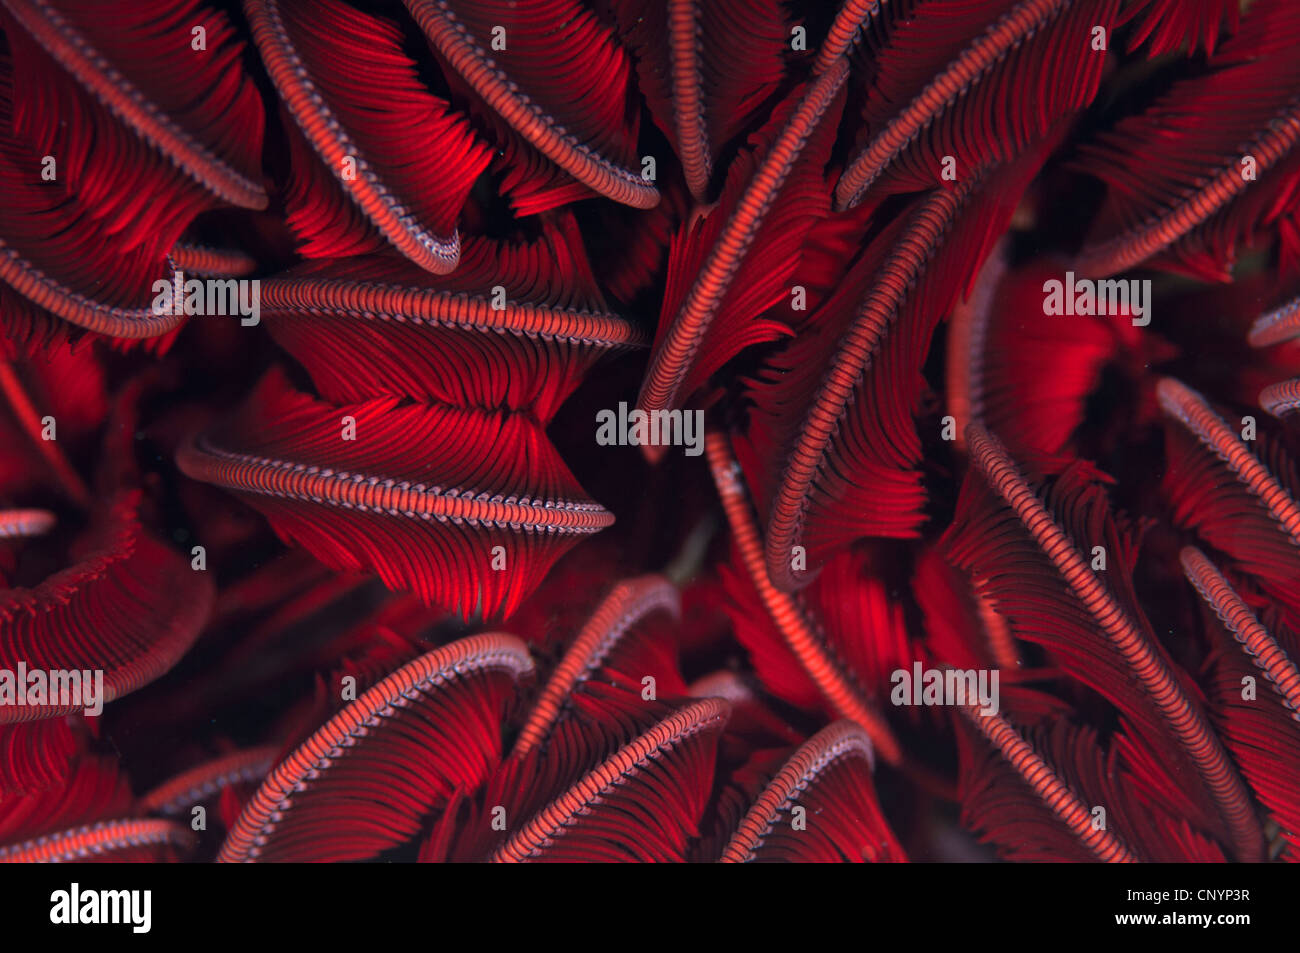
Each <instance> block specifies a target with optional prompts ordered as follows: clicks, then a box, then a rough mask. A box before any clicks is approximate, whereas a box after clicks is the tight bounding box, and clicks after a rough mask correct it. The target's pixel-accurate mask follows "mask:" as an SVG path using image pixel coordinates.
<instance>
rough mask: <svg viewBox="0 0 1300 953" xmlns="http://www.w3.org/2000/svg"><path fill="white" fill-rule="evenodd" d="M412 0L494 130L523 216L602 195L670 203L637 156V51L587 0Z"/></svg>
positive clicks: (463, 90)
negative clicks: (628, 46) (662, 197)
mask: <svg viewBox="0 0 1300 953" xmlns="http://www.w3.org/2000/svg"><path fill="white" fill-rule="evenodd" d="M404 2H405V3H406V6H407V8H408V10H409V11H410V13H411V15H412V17H414V19H415V21H416V22H417V23H418V24H419V25H420V28H421V29H422V30H423V31H424V34H425V36H426V37H427V38H428V39H429V43H430V46H431V48H432V49H433V51H434V52H435V53H436V54H437V56H438V57H439V59H440V60H441V61H442V63H443V64H444V66H445V70H444V72H445V73H446V75H447V78H448V81H449V82H450V83H451V84H452V87H453V91H455V92H457V93H459V94H460V95H462V96H464V97H466V98H467V99H468V100H469V104H470V107H471V109H472V110H473V111H474V112H475V113H477V114H478V115H481V116H485V117H486V118H487V119H488V121H489V123H490V124H491V126H492V127H493V129H494V132H495V134H496V139H497V142H498V144H499V145H500V146H501V147H502V151H503V157H504V163H503V165H504V167H505V169H506V170H508V171H507V172H506V174H505V177H504V180H503V182H502V189H503V191H504V192H505V194H506V195H507V196H508V198H509V199H510V201H511V203H512V204H513V205H514V207H515V209H516V211H517V212H518V213H519V214H521V215H531V214H536V213H538V212H543V211H546V210H547V209H550V208H554V207H556V206H558V205H562V204H566V203H568V202H572V201H575V200H578V199H583V198H587V197H590V196H591V195H592V194H593V192H594V193H598V194H600V195H604V196H606V197H608V198H612V199H614V200H615V201H617V202H621V203H623V204H626V205H631V206H633V207H635V208H652V207H653V206H654V205H655V204H656V203H657V202H658V201H659V193H658V192H657V191H656V189H655V187H654V186H653V185H651V184H650V181H648V180H647V179H645V178H642V175H641V172H640V168H639V167H640V162H639V161H638V159H637V135H638V125H639V122H638V120H639V116H640V113H639V110H638V109H637V107H636V99H635V90H636V86H635V83H634V81H633V68H632V61H631V57H630V56H629V55H628V53H627V51H626V50H625V49H624V48H623V47H622V45H621V44H620V43H619V42H618V39H617V37H616V36H615V34H614V31H613V30H612V28H610V27H609V26H608V25H607V24H605V23H603V22H602V21H601V20H600V19H599V18H598V17H597V16H596V15H595V14H594V13H593V12H592V11H591V10H589V9H587V8H585V7H584V6H583V5H582V4H580V3H578V2H577V0H486V2H484V0H475V2H473V3H461V2H456V3H453V2H450V0H404ZM534 150H535V151H534ZM539 156H541V157H545V160H548V161H546V162H541V163H539V162H537V161H536V159H537V158H538V157H539ZM634 170H635V171H634Z"/></svg>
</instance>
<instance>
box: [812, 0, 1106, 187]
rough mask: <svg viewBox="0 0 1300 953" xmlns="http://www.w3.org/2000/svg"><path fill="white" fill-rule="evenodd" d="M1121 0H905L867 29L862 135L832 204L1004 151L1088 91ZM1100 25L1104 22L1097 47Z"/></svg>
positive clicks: (1063, 115)
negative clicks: (951, 163)
mask: <svg viewBox="0 0 1300 953" xmlns="http://www.w3.org/2000/svg"><path fill="white" fill-rule="evenodd" d="M1118 10H1119V0H1021V2H1018V3H1011V2H1008V0H957V2H952V0H938V2H935V0H904V2H902V3H897V4H894V3H891V4H889V5H887V7H886V8H885V11H884V15H883V17H882V19H881V20H880V21H879V23H878V24H875V25H873V27H872V28H871V30H869V31H868V34H867V35H868V37H869V40H868V44H869V48H870V49H871V53H872V57H871V71H872V72H871V81H870V86H869V87H868V93H867V96H866V100H865V106H864V110H863V120H864V124H865V130H866V131H865V134H864V135H863V137H862V141H861V143H860V145H859V148H860V151H859V152H858V153H857V155H856V157H855V158H854V159H853V160H852V161H850V162H849V164H848V166H847V168H846V169H845V171H844V175H843V177H842V178H841V179H840V181H839V183H838V184H837V185H836V188H835V200H836V206H837V207H838V208H845V207H847V206H850V205H856V204H858V203H859V202H861V201H862V200H863V199H864V197H865V195H866V193H867V190H868V189H869V188H873V190H874V192H875V193H877V194H878V193H881V192H885V193H888V192H899V191H902V192H909V191H914V190H916V189H922V188H928V187H929V186H930V185H931V184H932V183H933V182H934V181H935V180H936V179H937V178H938V177H939V174H940V173H941V171H942V170H943V168H944V164H945V160H947V159H952V160H954V161H955V166H954V167H953V171H954V173H955V174H956V175H957V176H958V177H963V178H964V177H966V176H969V175H970V174H971V173H972V172H973V171H974V170H976V169H979V168H981V167H984V166H986V165H988V164H990V163H994V162H1002V161H1007V160H1009V159H1011V158H1013V157H1014V156H1016V155H1017V154H1018V153H1020V152H1021V151H1022V150H1023V149H1025V148H1026V147H1027V146H1029V145H1030V144H1031V143H1032V142H1034V141H1035V140H1037V139H1041V138H1042V137H1043V136H1045V135H1046V134H1047V133H1048V132H1049V131H1050V130H1051V129H1053V128H1054V127H1055V126H1058V125H1060V124H1061V123H1062V122H1064V121H1066V120H1067V119H1068V118H1069V117H1071V116H1073V115H1074V114H1076V113H1078V112H1079V111H1081V110H1082V109H1084V108H1086V107H1087V106H1088V105H1089V104H1090V103H1091V102H1092V100H1093V98H1094V97H1095V96H1096V94H1097V89H1098V86H1099V83H1100V81H1101V75H1102V67H1103V65H1104V63H1105V58H1106V52H1105V49H1106V47H1105V36H1106V34H1107V33H1108V32H1109V30H1110V28H1111V27H1112V25H1113V24H1114V21H1115V17H1116V14H1117V13H1118ZM1097 29H1100V30H1102V31H1103V33H1102V41H1101V44H1100V47H1099V45H1098V43H1097V33H1096V31H1097Z"/></svg>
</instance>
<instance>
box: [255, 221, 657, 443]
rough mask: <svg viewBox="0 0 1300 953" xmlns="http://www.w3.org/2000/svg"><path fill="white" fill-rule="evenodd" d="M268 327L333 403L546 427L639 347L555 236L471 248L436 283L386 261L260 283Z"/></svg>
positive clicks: (633, 330)
mask: <svg viewBox="0 0 1300 953" xmlns="http://www.w3.org/2000/svg"><path fill="white" fill-rule="evenodd" d="M262 318H263V320H264V321H265V322H266V324H267V327H268V328H269V330H270V331H271V333H272V335H273V336H274V337H275V339H276V341H277V342H278V343H279V344H280V345H281V346H282V347H283V348H284V349H285V350H286V351H288V352H289V353H290V354H292V355H294V356H295V357H296V358H298V360H299V361H300V362H301V363H302V364H303V365H304V366H305V367H306V368H307V369H308V372H309V373H310V374H311V376H312V380H313V382H314V383H315V384H316V386H317V388H318V389H319V390H320V392H321V394H322V395H323V396H324V397H326V398H327V399H329V400H332V401H335V402H337V403H348V402H354V401H360V400H365V399H366V398H370V397H376V396H380V395H384V394H392V395H403V396H408V397H413V398H416V399H418V400H423V401H434V402H442V403H446V404H452V405H454V406H458V407H478V408H482V409H485V410H491V409H497V408H500V409H506V410H527V411H530V412H531V413H532V414H534V415H535V416H536V417H537V418H538V419H539V420H542V421H547V420H550V419H551V417H552V416H553V415H554V413H555V411H556V410H557V409H558V407H559V405H560V404H561V403H562V402H563V401H564V399H565V398H566V397H567V396H568V395H569V394H570V393H571V392H572V391H573V389H574V388H575V387H576V386H577V385H578V384H579V383H580V382H581V380H582V379H583V377H584V375H585V374H586V373H587V372H588V371H589V370H590V369H591V367H592V366H593V365H594V364H595V363H596V362H597V361H598V360H599V359H600V358H601V357H602V356H605V355H617V354H619V353H625V352H629V351H631V350H634V349H636V348H638V347H640V348H644V347H645V346H646V344H647V340H646V335H645V334H644V333H643V332H642V331H641V330H640V329H639V328H637V327H636V326H634V325H633V324H631V323H630V322H628V321H626V320H625V319H623V318H620V317H619V316H617V315H615V314H611V313H610V312H609V311H608V310H607V309H606V308H605V304H604V300H603V297H602V296H601V294H600V292H599V291H598V290H597V289H596V286H595V279H594V278H593V277H592V275H591V269H590V265H588V263H587V261H586V259H585V257H584V256H583V254H582V250H581V247H580V246H579V247H578V248H577V249H576V250H575V248H574V246H573V245H571V244H570V243H569V241H568V240H567V239H566V237H565V236H564V234H563V233H561V232H559V231H557V230H548V231H547V232H546V233H545V234H544V235H543V237H542V238H540V239H539V240H537V241H536V242H531V243H527V244H508V243H498V242H492V241H488V240H485V239H471V240H470V241H469V242H467V243H466V246H465V253H464V256H463V258H462V261H461V265H460V267H459V268H458V269H457V270H456V272H455V273H454V274H452V275H449V276H446V277H442V278H435V277H432V276H428V275H425V274H423V273H421V272H419V271H418V269H415V268H413V267H411V266H409V265H406V264H405V263H402V262H398V261H393V260H389V259H383V258H368V259H357V258H352V259H348V260H346V261H331V262H320V263H311V264H308V265H304V266H300V267H298V268H296V269H294V270H292V271H290V272H287V273H285V274H283V275H280V276H277V277H276V278H273V279H269V280H267V281H264V282H263V285H262Z"/></svg>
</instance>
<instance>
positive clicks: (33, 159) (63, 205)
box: [0, 53, 192, 338]
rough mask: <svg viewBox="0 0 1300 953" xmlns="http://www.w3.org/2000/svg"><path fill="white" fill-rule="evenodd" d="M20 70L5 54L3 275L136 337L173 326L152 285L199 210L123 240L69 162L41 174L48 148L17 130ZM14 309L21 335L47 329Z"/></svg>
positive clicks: (47, 302)
mask: <svg viewBox="0 0 1300 953" xmlns="http://www.w3.org/2000/svg"><path fill="white" fill-rule="evenodd" d="M15 73H16V64H15V61H14V59H13V58H12V57H11V56H9V55H6V54H4V53H0V181H3V182H4V187H5V201H4V203H3V204H0V248H2V249H3V250H4V252H5V254H3V255H0V282H3V283H4V284H6V285H8V286H9V287H10V288H12V289H13V290H14V291H15V292H17V293H18V294H19V295H21V296H22V297H24V298H26V299H27V300H28V301H29V302H31V304H32V305H34V306H36V307H38V308H41V309H44V310H45V311H49V312H52V313H53V314H54V315H56V316H57V317H59V318H61V319H63V320H64V321H66V322H68V323H70V324H73V325H77V326H78V327H82V328H86V329H88V330H91V331H95V332H98V333H101V334H111V335H115V336H119V337H134V338H139V337H152V336H155V335H159V334H163V333H165V332H166V331H169V330H171V329H173V328H174V327H176V326H177V325H178V324H179V322H180V320H181V319H180V318H177V317H174V316H172V315H171V314H165V315H156V314H154V313H153V311H152V310H151V308H150V305H151V303H152V300H153V295H152V294H151V288H152V286H153V282H154V281H156V280H159V279H161V278H165V277H167V276H168V275H169V274H170V272H169V270H168V267H167V258H166V255H167V252H168V250H169V249H170V248H171V246H172V244H173V243H174V240H175V239H176V238H177V237H179V236H180V233H181V231H182V230H183V228H184V226H185V224H186V223H187V222H188V220H189V218H190V217H192V212H191V213H187V214H185V215H182V216H180V218H179V219H178V220H176V221H173V222H171V223H170V224H166V223H161V222H155V223H154V227H153V228H152V229H150V230H147V231H146V232H145V235H146V238H147V239H148V237H149V236H152V240H144V241H138V242H136V243H135V244H134V245H126V244H124V243H122V242H120V241H118V240H117V239H116V237H115V226H114V223H112V222H111V221H108V220H105V219H104V218H103V213H102V212H101V210H100V208H99V206H98V204H97V202H95V201H93V198H94V197H93V196H91V197H90V199H87V198H84V197H83V196H82V195H80V194H79V192H78V191H77V189H76V187H75V185H74V184H72V183H71V182H70V178H71V176H70V174H69V173H68V171H67V170H66V169H65V174H64V175H63V176H62V177H56V178H55V179H53V180H47V179H45V178H43V176H42V168H43V164H44V167H45V168H49V166H48V164H45V163H44V158H43V155H42V153H41V152H40V151H38V150H36V149H34V148H33V146H32V144H31V143H30V142H28V141H27V140H25V139H23V138H20V137H18V136H16V135H15V134H14V132H13V131H12V127H13V123H14V118H15V115H14V109H15V106H16V102H17V101H16V100H15V90H14V86H13V83H14V79H15ZM86 138H93V137H86ZM131 146H134V147H136V148H138V149H141V150H143V149H145V148H146V147H145V146H144V145H143V144H139V143H138V142H136V141H135V140H132V141H131V142H129V143H128V147H131ZM97 154H98V153H97ZM101 161H102V160H101ZM55 162H56V165H55V167H54V170H55V173H56V176H57V159H56V160H55ZM145 165H146V166H147V165H148V163H145ZM73 181H75V180H73ZM151 194H154V193H153V192H152V190H150V189H147V188H146V187H144V186H141V188H140V189H138V190H136V191H135V195H136V197H137V198H141V197H148V196H149V195H151ZM160 208H161V209H162V210H163V211H164V214H165V213H166V209H167V208H169V206H168V203H166V202H162V203H160ZM105 247H113V248H119V254H117V255H115V256H114V258H113V259H112V262H111V265H110V264H109V262H108V260H107V259H106V258H105V257H104V256H103V255H102V254H100V252H101V250H102V249H103V248H105ZM8 297H9V295H8V293H6V295H5V298H6V299H8ZM8 310H9V309H8V308H6V312H8ZM15 317H16V319H17V321H18V322H19V324H18V331H19V333H20V334H22V335H23V337H24V338H31V337H33V336H37V337H39V336H41V335H42V334H47V333H48V331H44V332H43V331H42V330H40V329H39V324H40V323H41V322H40V320H39V319H38V318H37V317H36V316H35V315H31V314H30V313H28V314H24V313H23V312H20V313H19V314H17V315H15ZM6 320H7V321H8V320H12V319H10V318H9V317H8V316H7V317H6Z"/></svg>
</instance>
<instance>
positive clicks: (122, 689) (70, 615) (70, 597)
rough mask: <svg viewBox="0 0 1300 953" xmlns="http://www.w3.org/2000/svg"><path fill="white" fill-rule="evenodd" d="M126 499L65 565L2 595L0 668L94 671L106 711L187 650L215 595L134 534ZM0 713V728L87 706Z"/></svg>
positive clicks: (132, 506)
mask: <svg viewBox="0 0 1300 953" xmlns="http://www.w3.org/2000/svg"><path fill="white" fill-rule="evenodd" d="M140 503H141V500H140V496H139V494H138V493H135V492H128V493H125V494H123V495H122V496H120V497H119V498H118V499H116V500H115V501H113V502H112V503H111V504H110V505H109V506H108V507H107V508H106V510H105V511H104V512H103V513H101V514H99V518H98V520H97V523H96V525H95V526H93V527H92V529H91V530H90V531H89V532H88V533H86V534H85V535H84V536H83V537H82V538H81V539H79V540H78V542H77V543H76V545H75V546H74V548H73V550H72V553H71V555H72V560H73V561H72V564H71V565H70V566H69V567H68V568H67V569H64V570H62V571H60V572H58V573H55V574H54V575H52V576H50V577H49V578H47V579H45V580H44V581H43V582H41V583H40V584H39V585H37V586H35V587H33V588H31V589H8V590H5V591H3V592H0V662H2V663H3V666H4V667H5V668H7V669H9V670H11V671H12V670H14V669H15V668H16V667H17V664H18V663H19V662H23V663H25V664H26V666H27V668H28V669H29V670H37V669H42V670H45V671H56V670H57V671H82V670H86V669H88V670H92V671H93V670H102V671H103V673H104V676H103V679H104V682H103V684H104V698H103V701H104V702H111V701H113V700H114V699H116V698H120V697H121V696H122V695H125V694H127V693H128V692H132V691H135V690H136V689H137V688H140V687H141V686H142V685H146V684H148V683H149V682H151V681H153V680H154V679H156V678H158V677H159V676H160V675H162V674H163V673H165V672H166V671H167V670H168V669H170V668H171V667H172V666H173V665H175V664H176V662H177V661H178V660H179V659H180V657H181V656H182V655H184V654H185V652H186V651H187V650H188V649H189V647H190V646H191V645H192V644H193V642H194V640H195V638H197V637H198V634H199V631H200V630H201V629H202V627H203V625H204V623H205V622H206V621H207V618H208V614H209V613H210V612H211V609H212V602H213V586H212V583H211V581H210V580H209V579H208V577H207V576H205V575H204V574H203V573H201V572H197V571H195V570H194V569H192V568H190V565H189V561H188V560H187V559H185V558H184V557H182V556H181V555H180V554H178V553H176V552H174V551H172V550H171V549H169V548H168V547H167V546H166V545H164V544H163V543H162V542H160V541H158V540H157V539H155V538H154V537H153V536H151V535H150V534H149V533H148V532H147V531H146V530H145V529H144V527H143V526H142V525H141V523H140V516H139V507H140ZM49 701H50V703H49V704H39V705H34V706H13V705H5V706H0V722H12V721H30V720H33V719H36V718H44V717H50V716H54V715H62V714H68V713H72V712H76V711H80V710H81V709H82V708H84V707H86V706H85V705H82V704H68V703H66V702H65V703H55V702H54V700H53V699H50V700H49Z"/></svg>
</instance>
